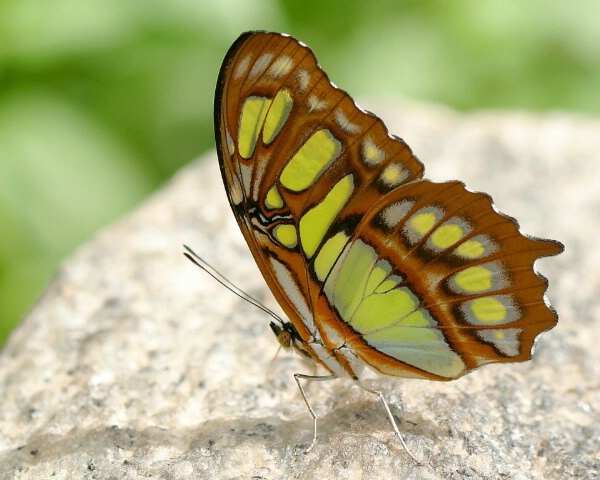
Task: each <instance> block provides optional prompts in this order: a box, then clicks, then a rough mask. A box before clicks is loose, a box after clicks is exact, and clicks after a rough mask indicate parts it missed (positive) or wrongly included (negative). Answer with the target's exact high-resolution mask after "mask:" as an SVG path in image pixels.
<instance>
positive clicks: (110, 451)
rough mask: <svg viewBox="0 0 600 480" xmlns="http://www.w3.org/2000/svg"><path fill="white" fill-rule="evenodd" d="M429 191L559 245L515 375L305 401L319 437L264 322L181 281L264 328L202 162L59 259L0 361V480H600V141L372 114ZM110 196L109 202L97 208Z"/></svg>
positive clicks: (456, 120)
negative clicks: (456, 194)
mask: <svg viewBox="0 0 600 480" xmlns="http://www.w3.org/2000/svg"><path fill="white" fill-rule="evenodd" d="M374 110H376V111H378V112H379V113H384V115H383V116H384V117H385V118H386V120H387V122H388V126H389V127H390V131H392V132H396V133H399V134H400V135H401V136H402V137H403V138H405V139H406V140H407V141H408V142H409V143H410V144H411V146H412V147H413V149H414V151H415V152H416V153H417V155H418V156H419V157H420V158H421V160H422V161H423V162H424V163H425V165H426V167H427V172H426V176H427V177H429V178H432V179H434V180H440V181H441V180H449V179H455V178H460V179H461V180H463V181H465V182H466V184H467V186H468V187H469V188H470V189H472V190H480V191H486V192H488V193H490V194H491V195H492V196H493V197H494V199H495V203H496V205H497V207H498V208H499V209H500V210H501V211H503V212H505V213H507V214H509V215H512V216H515V217H517V218H518V219H519V221H520V224H521V227H522V230H523V231H524V232H526V233H529V234H532V235H536V236H540V237H550V238H554V239H558V240H561V241H562V242H563V243H565V245H566V252H565V253H564V254H562V255H561V256H559V257H554V258H549V259H543V260H541V261H540V262H539V264H538V268H539V270H540V271H541V272H542V273H543V274H544V275H545V276H547V277H548V278H549V279H550V288H549V290H548V297H549V298H550V300H551V301H552V303H553V304H554V306H555V307H556V309H557V310H558V312H559V314H560V317H561V318H560V322H559V325H558V327H557V328H555V329H554V330H552V331H550V332H548V333H546V334H544V335H542V337H541V338H540V341H539V342H538V348H537V352H536V356H535V358H534V360H533V361H532V362H527V363H524V364H514V365H491V366H487V367H483V368H481V369H480V370H478V371H476V372H474V373H472V374H470V375H468V376H466V377H464V378H462V379H460V380H457V381H455V382H450V383H437V382H426V381H419V380H404V379H394V378H387V377H377V376H375V375H373V377H372V378H370V379H369V380H367V383H368V385H370V386H371V387H373V388H378V389H381V390H383V391H384V392H385V393H386V395H387V398H388V401H389V403H390V405H391V408H392V411H393V413H394V415H395V416H396V417H397V419H398V423H399V426H400V429H401V431H402V432H403V435H404V437H405V439H406V442H407V443H408V445H409V446H410V448H411V449H412V450H413V451H414V453H415V455H416V456H417V457H419V458H422V459H423V460H424V461H425V462H427V463H428V465H427V466H423V467H419V466H416V465H415V464H414V463H413V462H412V461H411V460H410V459H409V458H408V456H407V455H406V453H405V452H404V451H403V449H402V448H401V446H400V445H399V444H398V443H397V442H396V441H395V439H394V437H393V435H392V432H391V429H390V426H389V424H388V423H387V419H386V417H385V415H384V412H383V409H382V406H381V404H380V403H379V401H378V400H377V398H374V396H372V395H369V394H368V393H366V392H364V391H362V390H361V389H359V388H357V387H356V386H353V385H352V383H351V382H349V381H346V380H336V381H333V382H321V383H313V384H311V385H309V386H308V387H307V394H308V396H309V398H310V400H311V402H312V404H313V406H314V408H315V409H316V410H317V412H318V413H319V415H320V417H321V418H320V421H319V422H320V423H319V439H318V443H317V445H316V446H315V448H314V450H313V451H312V452H311V453H310V454H308V455H303V454H302V452H303V449H305V448H306V447H307V446H308V445H309V443H310V440H311V436H312V423H311V418H310V416H309V414H308V412H307V411H306V408H305V405H304V403H303V401H302V398H301V397H300V394H299V392H298V390H297V388H296V386H295V384H294V381H293V378H292V374H293V373H294V372H305V373H312V371H313V370H312V367H311V366H310V365H308V364H305V363H303V361H302V360H301V359H300V358H299V357H297V356H294V355H293V354H291V353H282V354H279V355H278V356H277V358H276V359H275V360H274V362H273V363H271V361H272V359H273V357H274V355H275V353H276V351H277V342H276V340H275V338H273V335H272V333H271V332H270V331H269V326H268V323H269V317H268V316H266V315H265V314H264V313H262V312H261V311H258V310H257V309H255V308H253V307H251V306H249V305H248V304H246V303H245V302H243V301H242V300H240V299H239V298H237V297H236V296H234V295H232V294H231V293H230V292H229V291H227V290H226V289H225V288H223V287H222V286H221V285H219V284H218V283H217V282H216V281H214V280H213V279H212V278H210V277H209V276H208V275H207V274H205V273H204V272H202V271H201V270H199V269H198V268H196V267H195V266H193V265H192V264H191V263H190V262H189V261H187V260H186V259H185V258H184V257H183V255H182V251H183V249H182V244H183V243H186V244H189V245H190V246H192V247H193V248H194V249H195V250H196V251H197V252H198V253H199V254H201V255H202V256H203V257H205V258H206V259H207V260H209V261H210V262H211V263H212V264H214V265H215V266H216V267H217V268H218V269H219V270H220V271H221V272H223V273H225V274H226V275H227V276H228V277H229V278H230V279H231V280H232V281H234V282H235V284H237V285H239V286H241V287H243V288H244V289H245V290H247V291H248V292H249V293H250V294H251V295H253V296H255V297H256V298H258V299H259V300H261V301H263V302H265V303H266V304H267V305H268V306H269V307H270V308H272V309H274V310H275V311H277V312H280V310H279V307H278V306H277V305H276V303H275V301H274V300H273V298H272V297H271V295H270V293H269V292H268V289H267V286H266V284H265V282H264V281H263V279H262V278H261V276H260V274H259V272H258V269H257V268H256V266H255V265H254V262H253V260H252V257H251V255H250V253H249V251H248V249H247V247H246V246H245V244H244V241H243V239H242V237H241V234H240V233H239V231H238V228H237V225H236V223H235V221H234V218H233V216H232V214H231V212H230V209H229V206H228V204H227V202H226V198H225V194H224V190H223V186H222V183H221V179H220V175H219V172H218V168H217V160H216V157H215V154H214V153H212V152H211V153H210V154H208V155H206V157H205V158H203V159H201V160H199V161H198V162H195V163H194V164H192V165H190V166H189V167H187V168H185V169H183V170H182V171H181V172H180V173H179V174H178V175H177V176H176V177H175V178H174V179H173V180H172V181H171V182H170V183H169V184H168V185H166V186H165V187H164V188H163V189H162V190H161V191H159V192H158V193H156V194H155V195H154V196H152V197H151V198H149V199H148V200H147V201H146V202H145V203H144V204H143V205H142V206H141V207H140V208H139V209H138V210H137V211H136V212H134V213H132V214H130V215H129V216H127V217H126V218H124V219H123V220H121V221H119V222H117V223H116V224H114V225H112V226H110V227H109V228H107V229H105V230H104V231H102V232H100V233H99V234H98V235H97V236H96V238H94V239H93V240H92V241H90V242H89V243H88V244H87V245H84V246H83V247H81V248H80V249H79V250H78V251H77V252H76V253H75V254H73V255H72V256H71V258H69V259H68V260H67V261H66V262H65V263H64V265H63V266H62V268H61V269H60V271H59V272H58V274H57V276H56V279H55V280H54V282H53V283H52V285H51V286H50V288H49V289H48V290H47V292H46V293H45V295H44V296H43V297H42V298H41V299H40V301H39V302H38V303H37V305H36V306H35V308H33V310H32V311H31V312H30V314H29V315H28V316H27V317H26V318H25V319H24V321H23V322H22V324H21V325H20V327H19V328H18V329H17V330H16V331H15V332H14V333H13V335H12V336H11V338H10V340H9V341H8V343H7V345H6V346H5V348H4V349H3V350H2V351H1V352H0V405H1V407H2V408H1V410H0V477H1V478H16V479H47V478H52V479H71V478H90V479H92V478H93V479H112V478H134V479H135V478H148V477H152V478H163V479H183V478H268V479H275V478H316V477H318V478H336V479H337V478H352V479H362V478H369V479H373V478H425V479H428V478H446V479H448V478H453V479H454V478H456V479H458V478H474V479H484V478H489V479H492V478H510V479H542V478H543V479H548V478H561V479H563V478H587V479H591V478H600V454H599V451H600V348H598V345H597V342H598V332H599V331H600V301H599V300H598V297H599V296H600V273H599V272H600V253H599V252H600V250H599V249H598V239H599V237H600V229H599V228H598V223H597V222H599V221H600V193H599V192H600V168H599V167H600V160H599V157H598V150H599V147H600V141H599V140H600V122H599V121H598V120H594V119H589V118H584V117H580V116H575V115H569V114H564V113H550V114H546V115H534V114H529V113H498V112H484V113H476V114H471V115H460V114H457V113H455V112H452V111H448V110H444V109H441V108H437V107H425V106H415V105H412V106H410V105H404V106H402V108H399V109H397V110H396V111H395V112H390V113H389V114H388V115H385V108H384V109H383V110H384V111H382V109H381V108H374ZM107 195H110V192H107Z"/></svg>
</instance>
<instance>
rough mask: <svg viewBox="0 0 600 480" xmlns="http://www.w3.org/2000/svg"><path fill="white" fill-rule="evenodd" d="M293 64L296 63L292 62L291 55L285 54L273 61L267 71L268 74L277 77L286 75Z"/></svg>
mask: <svg viewBox="0 0 600 480" xmlns="http://www.w3.org/2000/svg"><path fill="white" fill-rule="evenodd" d="M293 66H294V64H293V62H292V59H291V57H288V56H287V55H283V56H281V57H278V58H277V59H276V60H275V61H274V62H273V64H272V65H271V66H270V67H269V70H268V71H267V75H270V76H272V77H275V78H279V77H282V76H284V75H287V74H288V73H289V72H290V70H291V69H292V67H293Z"/></svg>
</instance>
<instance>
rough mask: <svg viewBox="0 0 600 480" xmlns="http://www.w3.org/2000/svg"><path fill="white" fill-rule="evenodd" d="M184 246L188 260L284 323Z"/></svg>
mask: <svg viewBox="0 0 600 480" xmlns="http://www.w3.org/2000/svg"><path fill="white" fill-rule="evenodd" d="M183 248H185V249H186V250H187V252H188V253H186V252H184V253H183V254H184V255H185V256H186V257H187V258H188V260H190V261H191V262H192V263H194V264H196V265H197V266H198V267H200V268H201V269H202V270H204V271H205V272H206V273H208V274H209V275H210V276H211V277H212V278H214V279H215V280H216V281H217V282H219V283H220V284H221V285H223V286H224V287H225V288H226V289H227V290H229V291H230V292H232V293H234V294H235V295H237V296H238V297H240V298H241V299H242V300H245V301H246V302H248V303H249V304H250V305H254V306H255V307H256V308H258V309H260V310H262V311H263V312H265V313H266V314H267V315H270V316H271V317H273V319H275V320H276V321H278V322H279V323H280V324H282V325H283V323H284V322H283V320H282V319H281V318H280V317H279V316H278V315H277V314H276V313H275V312H273V311H272V310H270V309H269V308H267V307H265V306H264V305H263V304H262V303H260V302H259V301H258V300H256V298H254V297H253V296H252V295H250V294H249V293H246V292H245V291H244V290H242V289H241V288H239V287H237V286H236V285H234V284H233V283H232V282H231V281H230V280H229V279H228V278H227V277H225V276H224V275H223V274H222V273H221V272H219V271H218V270H216V269H215V268H214V267H213V266H212V265H211V264H210V263H208V262H207V261H206V260H204V259H203V258H202V257H201V256H200V255H198V254H197V253H196V252H194V251H193V250H192V249H191V248H190V247H188V246H187V245H184V246H183Z"/></svg>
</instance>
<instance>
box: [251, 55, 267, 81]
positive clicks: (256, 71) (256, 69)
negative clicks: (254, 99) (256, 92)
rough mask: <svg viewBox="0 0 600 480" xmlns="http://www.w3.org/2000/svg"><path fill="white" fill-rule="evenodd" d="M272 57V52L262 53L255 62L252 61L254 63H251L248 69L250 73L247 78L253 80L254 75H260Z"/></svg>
mask: <svg viewBox="0 0 600 480" xmlns="http://www.w3.org/2000/svg"><path fill="white" fill-rule="evenodd" d="M272 59H273V54H271V53H264V54H263V55H261V56H260V57H258V58H257V59H256V62H254V65H252V69H251V70H250V74H249V75H248V78H249V79H250V80H254V79H256V77H258V76H260V75H262V74H263V73H264V71H265V70H266V69H267V67H268V66H269V63H271V60H272Z"/></svg>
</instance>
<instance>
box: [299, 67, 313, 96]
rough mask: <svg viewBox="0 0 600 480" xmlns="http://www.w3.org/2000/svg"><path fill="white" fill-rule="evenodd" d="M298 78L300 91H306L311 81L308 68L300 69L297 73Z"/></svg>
mask: <svg viewBox="0 0 600 480" xmlns="http://www.w3.org/2000/svg"><path fill="white" fill-rule="evenodd" d="M296 79H297V80H298V90H300V92H304V91H306V89H307V88H308V84H309V83H310V73H308V70H306V69H305V68H303V69H302V70H300V71H299V72H298V74H297V75H296Z"/></svg>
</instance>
